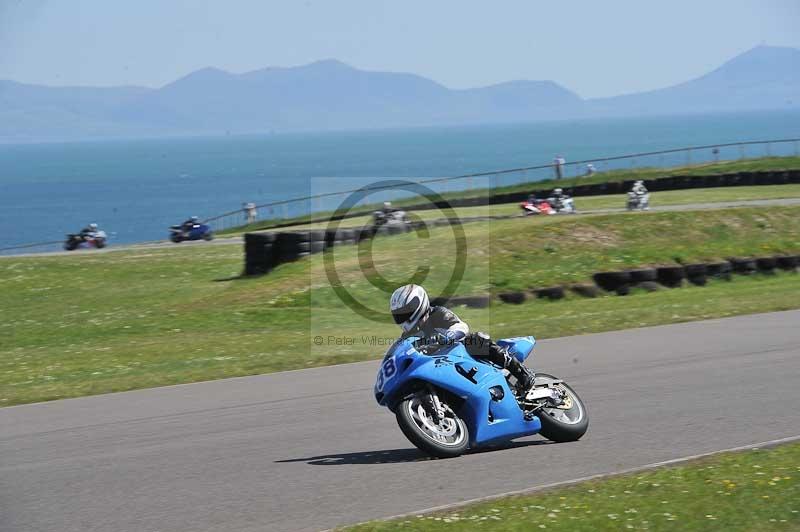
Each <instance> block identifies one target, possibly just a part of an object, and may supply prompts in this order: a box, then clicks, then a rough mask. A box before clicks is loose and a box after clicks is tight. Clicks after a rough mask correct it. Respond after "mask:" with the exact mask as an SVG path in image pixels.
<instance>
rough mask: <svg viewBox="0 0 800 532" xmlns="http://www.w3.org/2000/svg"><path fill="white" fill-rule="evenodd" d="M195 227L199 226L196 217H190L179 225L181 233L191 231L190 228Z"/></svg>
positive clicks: (198, 219)
mask: <svg viewBox="0 0 800 532" xmlns="http://www.w3.org/2000/svg"><path fill="white" fill-rule="evenodd" d="M195 225H200V218H198V217H197V216H192V217H191V218H189V219H188V220H186V221H185V222H183V223H182V224H181V231H183V232H184V233H188V232H190V231H191V230H192V228H193V227H194V226H195Z"/></svg>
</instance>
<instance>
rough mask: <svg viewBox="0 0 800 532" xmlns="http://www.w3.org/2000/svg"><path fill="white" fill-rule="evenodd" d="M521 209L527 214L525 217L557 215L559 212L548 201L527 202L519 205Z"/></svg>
mask: <svg viewBox="0 0 800 532" xmlns="http://www.w3.org/2000/svg"><path fill="white" fill-rule="evenodd" d="M519 208H520V209H522V212H523V213H524V214H525V216H533V215H536V214H545V215H547V214H556V213H557V211H556V210H555V209H554V208H553V206H552V205H550V202H549V201H547V200H525V201H523V202H522V203H520V204H519Z"/></svg>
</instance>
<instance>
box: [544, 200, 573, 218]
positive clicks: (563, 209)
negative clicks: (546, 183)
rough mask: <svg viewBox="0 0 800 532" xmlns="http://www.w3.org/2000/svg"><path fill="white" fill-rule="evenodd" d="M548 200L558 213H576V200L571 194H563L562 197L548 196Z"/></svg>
mask: <svg viewBox="0 0 800 532" xmlns="http://www.w3.org/2000/svg"><path fill="white" fill-rule="evenodd" d="M547 201H548V202H549V203H550V205H552V206H553V208H554V209H555V210H556V212H557V213H558V214H575V213H576V212H577V211H576V210H575V200H574V199H572V197H571V196H562V197H561V198H547Z"/></svg>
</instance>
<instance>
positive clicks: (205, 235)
mask: <svg viewBox="0 0 800 532" xmlns="http://www.w3.org/2000/svg"><path fill="white" fill-rule="evenodd" d="M169 239H170V240H172V241H173V242H175V243H176V244H177V243H178V242H183V241H184V240H213V239H214V232H213V231H212V230H211V227H209V226H208V225H206V224H199V223H198V224H193V225H192V226H191V227H186V226H184V225H173V226H172V227H170V228H169Z"/></svg>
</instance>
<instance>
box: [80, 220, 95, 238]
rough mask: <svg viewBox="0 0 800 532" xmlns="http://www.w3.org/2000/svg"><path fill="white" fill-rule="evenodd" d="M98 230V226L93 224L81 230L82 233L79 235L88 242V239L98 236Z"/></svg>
mask: <svg viewBox="0 0 800 532" xmlns="http://www.w3.org/2000/svg"><path fill="white" fill-rule="evenodd" d="M98 230H99V229H98V228H97V224H96V223H94V222H92V223H90V224H89V225H87V226H86V227H84V228H83V229H81V232H80V233H78V236H80V237H81V238H82V239H83V240H86V239H87V238H91V237H94V236H95V235H96V234H97V231H98Z"/></svg>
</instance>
